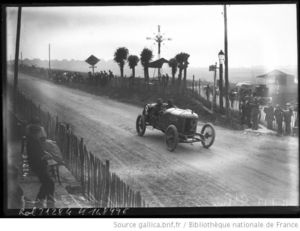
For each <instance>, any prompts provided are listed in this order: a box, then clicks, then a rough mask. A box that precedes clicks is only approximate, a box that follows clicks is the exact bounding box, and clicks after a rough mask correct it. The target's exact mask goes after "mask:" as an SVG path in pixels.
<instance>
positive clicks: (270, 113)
mask: <svg viewBox="0 0 300 231" xmlns="http://www.w3.org/2000/svg"><path fill="white" fill-rule="evenodd" d="M264 112H265V113H266V117H265V120H266V121H267V128H268V129H273V121H274V108H273V106H272V105H271V103H268V106H266V107H265V108H264Z"/></svg>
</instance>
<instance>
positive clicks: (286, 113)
mask: <svg viewBox="0 0 300 231" xmlns="http://www.w3.org/2000/svg"><path fill="white" fill-rule="evenodd" d="M292 115H293V110H292V109H291V104H290V103H287V104H286V105H285V110H283V121H284V125H285V135H291V121H292Z"/></svg>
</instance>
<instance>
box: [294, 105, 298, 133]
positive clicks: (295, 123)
mask: <svg viewBox="0 0 300 231" xmlns="http://www.w3.org/2000/svg"><path fill="white" fill-rule="evenodd" d="M294 112H295V114H296V118H295V122H294V127H293V135H296V134H298V129H299V113H298V103H297V104H296V105H295V107H294Z"/></svg>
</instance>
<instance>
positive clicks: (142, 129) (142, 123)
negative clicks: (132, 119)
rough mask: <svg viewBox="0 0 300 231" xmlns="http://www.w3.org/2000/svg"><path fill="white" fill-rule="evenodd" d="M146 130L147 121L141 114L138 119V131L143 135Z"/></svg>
mask: <svg viewBox="0 0 300 231" xmlns="http://www.w3.org/2000/svg"><path fill="white" fill-rule="evenodd" d="M145 131H146V122H145V117H144V116H143V115H139V116H138V117H137V119H136V132H137V134H138V135H139V136H143V135H144V134H145Z"/></svg>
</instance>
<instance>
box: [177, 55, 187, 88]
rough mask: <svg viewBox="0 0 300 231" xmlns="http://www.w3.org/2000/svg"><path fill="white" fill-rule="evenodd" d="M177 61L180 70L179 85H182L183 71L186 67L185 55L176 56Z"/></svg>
mask: <svg viewBox="0 0 300 231" xmlns="http://www.w3.org/2000/svg"><path fill="white" fill-rule="evenodd" d="M175 59H176V62H177V65H178V68H179V73H178V83H179V84H180V83H181V79H182V70H183V67H184V59H185V57H184V53H182V52H181V53H179V54H177V55H176V56H175Z"/></svg>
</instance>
